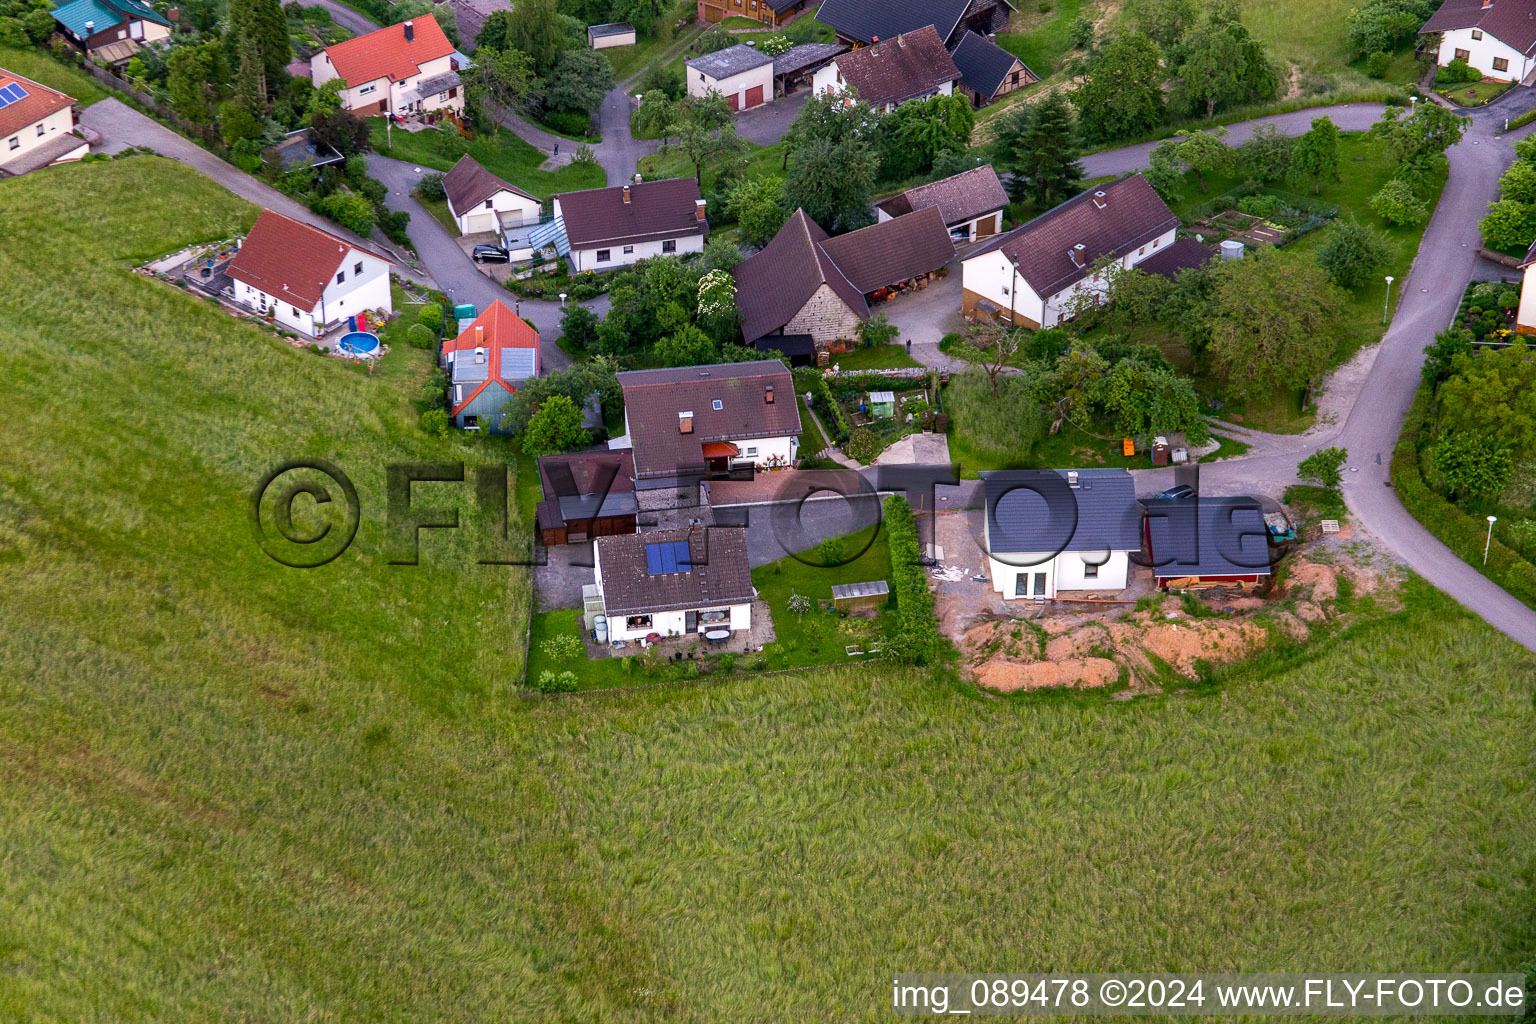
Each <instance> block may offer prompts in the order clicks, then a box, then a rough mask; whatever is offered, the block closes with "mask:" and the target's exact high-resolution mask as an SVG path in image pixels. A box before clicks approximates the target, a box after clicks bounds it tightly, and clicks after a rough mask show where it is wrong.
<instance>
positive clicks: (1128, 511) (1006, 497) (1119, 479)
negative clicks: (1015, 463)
mask: <svg viewBox="0 0 1536 1024" xmlns="http://www.w3.org/2000/svg"><path fill="white" fill-rule="evenodd" d="M1069 472H1075V473H1076V474H1077V482H1078V486H1077V487H1075V488H1074V487H1072V486H1071V484H1070V477H1069V476H1068V475H1067V474H1068V473H1069ZM980 476H981V479H982V485H983V488H984V489H985V491H986V502H987V530H988V534H989V536H990V545H991V549H992V550H993V551H994V552H997V553H1000V554H1008V553H1019V554H1022V553H1026V552H1058V551H1105V550H1115V551H1138V550H1140V549H1141V507H1140V506H1139V505H1137V504H1136V488H1135V485H1134V484H1133V482H1132V480H1131V474H1130V473H1128V472H1126V471H1125V470H1123V469H1079V470H1070V471H1069V470H1065V469H1030V470H995V471H991V472H983V473H981V474H980Z"/></svg>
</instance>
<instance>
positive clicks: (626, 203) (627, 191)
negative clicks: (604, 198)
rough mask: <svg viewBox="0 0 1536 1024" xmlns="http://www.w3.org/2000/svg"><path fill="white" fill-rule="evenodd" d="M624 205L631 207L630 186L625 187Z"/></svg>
mask: <svg viewBox="0 0 1536 1024" xmlns="http://www.w3.org/2000/svg"><path fill="white" fill-rule="evenodd" d="M624 205H625V206H628V205H629V186H628V185H625V186H624Z"/></svg>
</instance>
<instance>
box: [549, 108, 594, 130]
mask: <svg viewBox="0 0 1536 1024" xmlns="http://www.w3.org/2000/svg"><path fill="white" fill-rule="evenodd" d="M539 120H540V121H542V122H544V126H545V127H546V128H553V129H554V130H555V131H557V132H560V133H562V134H564V135H591V134H592V118H591V116H589V115H588V114H585V113H583V112H581V111H579V110H546V111H544V113H543V114H542V115H541V116H540V117H539Z"/></svg>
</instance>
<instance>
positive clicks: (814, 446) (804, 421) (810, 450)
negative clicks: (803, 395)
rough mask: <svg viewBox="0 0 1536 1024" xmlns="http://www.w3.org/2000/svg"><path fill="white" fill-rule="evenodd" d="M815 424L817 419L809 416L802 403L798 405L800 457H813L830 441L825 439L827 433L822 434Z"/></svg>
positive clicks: (808, 411) (809, 413)
mask: <svg viewBox="0 0 1536 1024" xmlns="http://www.w3.org/2000/svg"><path fill="white" fill-rule="evenodd" d="M816 424H817V420H816V419H815V418H814V417H812V416H811V412H810V410H809V409H807V408H805V406H804V405H801V407H800V428H801V429H800V456H801V458H813V457H815V456H816V454H817V453H818V452H820V451H822V450H823V449H825V448H826V447H827V446H828V445H829V444H831V442H830V441H828V440H827V435H825V434H823V433H822V432H821V428H820V427H819V426H817V425H816Z"/></svg>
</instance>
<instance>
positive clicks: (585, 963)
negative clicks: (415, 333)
mask: <svg viewBox="0 0 1536 1024" xmlns="http://www.w3.org/2000/svg"><path fill="white" fill-rule="evenodd" d="M145 195H174V196H176V197H177V200H178V201H177V202H176V203H174V204H168V203H161V204H148V203H144V202H142V201H141V200H142V197H143V196H145ZM255 213H256V211H255V208H254V207H251V206H249V205H247V204H245V203H243V202H242V201H240V200H238V199H236V198H235V197H233V196H231V195H230V194H229V193H227V192H225V191H224V190H223V189H221V188H219V187H217V186H216V185H214V184H213V183H212V182H211V181H208V180H207V179H204V178H202V177H200V176H199V175H197V174H196V173H195V172H194V171H192V170H191V169H190V168H187V167H184V166H181V165H178V164H175V163H173V162H170V161H166V160H162V159H159V158H155V157H135V158H131V159H127V160H121V161H115V162H111V163H103V164H89V165H73V166H67V167H60V168H54V169H52V170H50V171H48V172H47V173H44V174H33V175H28V176H26V177H23V178H19V179H14V180H7V181H0V218H3V223H5V225H6V229H7V232H8V233H7V241H8V242H12V243H13V244H8V245H4V246H0V271H3V273H0V296H3V297H4V301H5V303H6V308H7V309H9V310H12V311H13V312H14V314H15V315H14V316H12V317H11V318H8V319H7V321H6V322H5V324H4V326H0V338H3V344H0V392H3V394H4V396H5V397H6V399H7V401H8V404H9V407H10V409H11V410H12V415H11V416H10V418H9V419H8V421H7V431H8V437H7V444H6V446H5V449H4V455H3V456H0V588H3V590H4V593H5V595H6V600H4V601H0V777H3V785H0V830H3V834H4V836H5V855H4V870H3V871H0V901H3V903H4V906H5V907H6V913H5V914H4V915H0V962H3V972H4V978H5V983H4V984H3V985H0V1018H3V1019H6V1020H11V1019H17V1020H29V1019H42V1020H124V1021H130V1020H132V1021H139V1020H156V1021H206V1020H261V1021H266V1020H337V1021H352V1020H359V1021H361V1020H385V1019H388V1020H400V1021H444V1022H457V1021H464V1022H480V1021H487V1020H528V1019H540V1020H584V1021H626V1022H650V1021H668V1022H674V1021H681V1022H685V1024H692V1022H704V1021H716V1020H808V1019H818V1020H824V1019H839V1020H841V1019H850V1018H873V1017H875V1016H878V1015H880V1013H881V1007H882V1006H883V1003H882V1002H881V1000H882V998H887V997H884V996H883V995H882V993H883V992H884V991H885V990H884V989H882V988H881V987H880V986H879V983H878V980H877V981H876V982H871V981H870V979H879V978H883V977H884V976H885V975H884V973H882V972H887V971H889V970H890V965H891V964H893V963H895V964H911V965H917V966H921V967H923V968H926V969H932V970H962V969H971V968H975V967H976V966H977V965H979V964H991V963H1019V962H1027V963H1051V964H1074V965H1075V964H1083V965H1089V966H1093V965H1102V964H1114V965H1116V967H1117V968H1119V969H1122V970H1128V971H1135V970H1172V969H1179V970H1285V969H1292V970H1294V969H1297V965H1306V964H1311V965H1316V964H1325V965H1332V964H1348V965H1351V966H1352V967H1354V968H1355V969H1359V970H1366V971H1376V970H1393V971H1401V970H1444V969H1446V967H1447V965H1454V966H1455V968H1457V969H1461V970H1490V971H1495V970H1509V969H1514V968H1516V967H1517V966H1518V965H1520V964H1522V963H1528V962H1529V961H1530V960H1531V958H1532V956H1533V953H1536V928H1533V924H1532V919H1531V915H1530V912H1529V908H1530V886H1531V877H1532V873H1533V871H1536V859H1533V855H1532V852H1531V851H1532V850H1533V849H1536V804H1533V802H1532V800H1531V799H1530V792H1531V786H1532V781H1531V770H1530V765H1531V758H1532V753H1533V751H1532V736H1533V735H1536V709H1533V703H1532V691H1533V679H1536V658H1533V657H1532V656H1531V655H1530V654H1529V653H1527V652H1525V651H1523V650H1521V649H1518V648H1516V647H1515V646H1514V645H1513V644H1511V643H1509V642H1508V641H1507V640H1505V639H1504V638H1503V637H1502V636H1500V635H1498V634H1497V633H1495V632H1494V631H1492V630H1491V629H1489V628H1487V627H1486V626H1485V625H1483V624H1482V623H1481V622H1480V621H1478V620H1476V619H1474V618H1472V617H1470V616H1469V615H1467V614H1466V613H1465V612H1463V611H1462V610H1461V609H1460V608H1459V607H1458V606H1457V605H1455V604H1454V603H1453V602H1450V601H1448V600H1446V599H1444V598H1441V597H1439V596H1437V595H1436V594H1434V593H1433V592H1431V591H1429V590H1428V589H1427V588H1423V587H1411V588H1410V589H1409V591H1408V595H1407V596H1408V601H1409V603H1408V606H1407V608H1406V610H1404V611H1403V612H1401V613H1399V614H1397V615H1396V616H1393V617H1388V618H1383V619H1380V620H1377V621H1374V622H1370V623H1366V624H1364V625H1362V626H1360V627H1357V628H1356V629H1355V630H1353V631H1352V632H1350V633H1349V634H1347V635H1345V636H1343V637H1340V638H1336V639H1327V640H1318V641H1313V642H1310V643H1308V644H1306V645H1305V646H1303V647H1300V648H1282V649H1280V650H1278V651H1276V652H1274V653H1272V654H1269V655H1266V656H1265V657H1264V658H1263V659H1262V660H1260V661H1259V662H1257V663H1256V664H1253V665H1250V666H1247V667H1243V668H1240V669H1236V670H1232V671H1227V672H1223V673H1222V674H1221V675H1220V676H1218V677H1217V678H1216V679H1215V680H1213V681H1211V682H1208V683H1207V684H1206V685H1204V686H1197V687H1193V688H1191V689H1189V690H1187V691H1182V692H1177V693H1172V694H1168V695H1165V696H1149V697H1141V698H1137V699H1133V700H1109V699H1105V698H1104V697H1103V696H1101V695H1098V694H1091V693H1082V694H1067V695H1054V694H1053V695H1048V696H1038V697H1021V698H1018V699H1010V700H983V699H978V698H977V696H976V695H975V694H974V693H973V692H972V691H971V690H970V689H968V688H967V687H963V686H959V685H955V684H954V683H952V682H950V681H947V680H942V679H935V678H933V677H930V676H928V675H925V674H922V673H918V672H913V671H908V670H903V669H901V668H899V667H896V666H893V665H888V664H884V663H882V664H880V665H878V666H869V665H854V666H849V667H843V666H839V667H837V668H818V669H816V670H815V671H805V672H786V673H783V674H778V675H771V676H759V677H751V676H743V677H741V678H737V679H733V680H731V681H730V682H728V683H724V684H722V685H714V686H705V687H696V688H686V689H676V688H663V689H660V690H654V691H647V692H641V693H634V694H622V695H604V696H600V697H596V696H595V697H581V696H578V697H576V698H574V699H560V700H537V701H533V700H521V699H518V698H517V697H516V696H515V695H514V694H512V693H511V691H510V685H511V683H512V682H514V681H515V680H516V679H517V678H518V676H519V675H520V672H521V667H522V638H523V631H524V628H525V623H527V622H528V618H527V612H528V603H527V602H528V587H527V573H526V570H523V569H519V568H516V567H507V566H480V565H477V564H476V562H475V555H476V551H477V548H478V547H479V545H478V544H476V543H474V541H473V539H472V538H471V537H469V536H468V535H467V533H466V531H445V530H428V531H423V534H424V535H423V537H422V540H421V545H422V557H421V564H420V565H418V566H402V565H391V564H389V561H388V559H389V554H390V550H391V548H392V546H393V545H392V543H391V541H390V539H389V538H388V536H387V530H386V527H385V513H384V509H385V504H384V494H385V485H384V467H385V466H386V465H389V464H391V463H393V462H397V461H411V462H421V461H438V460H448V461H457V460H460V459H462V460H464V461H466V462H467V463H468V464H469V465H468V466H467V467H466V468H467V469H468V470H469V471H470V472H471V473H472V471H473V468H474V467H475V466H476V465H477V464H481V463H483V462H486V461H488V460H492V459H496V460H500V459H504V458H505V457H506V456H507V454H508V450H507V449H506V447H505V446H503V445H497V444H487V443H486V442H485V441H484V439H480V438H463V437H457V436H455V437H451V438H448V439H442V440H439V439H434V438H427V437H425V436H424V435H422V434H421V433H420V432H419V431H418V430H417V429H416V426H415V421H416V408H415V407H414V406H413V404H412V398H413V396H414V392H415V390H416V389H417V387H418V386H419V380H420V377H421V376H422V375H423V374H425V372H426V370H427V363H428V357H427V356H426V354H424V353H417V352H414V351H407V352H401V353H400V359H399V363H398V367H397V370H395V371H392V375H385V376H383V377H382V378H381V377H380V376H379V374H378V373H376V374H375V376H374V377H373V379H371V380H370V379H368V378H366V377H364V376H360V375H357V374H354V373H351V372H349V371H348V369H347V367H346V366H345V365H344V364H340V363H339V362H338V361H335V360H325V359H318V358H316V357H314V356H310V355H307V354H306V353H304V352H302V351H298V350H295V349H293V348H292V347H290V346H288V345H285V344H281V343H280V342H278V341H276V340H274V339H272V338H271V337H270V336H269V335H266V334H264V333H263V332H261V331H259V330H256V329H253V328H251V327H249V326H248V325H243V324H240V323H237V322H235V321H233V320H231V319H230V318H229V317H227V316H225V315H224V314H223V313H222V312H220V311H219V310H217V309H215V308H214V307H212V306H210V305H209V304H207V303H206V302H203V301H201V300H199V299H196V298H193V297H192V296H190V295H188V294H186V293H183V292H181V291H178V290H176V289H173V288H169V287H167V286H166V285H164V284H163V283H161V282H157V281H154V280H151V279H148V278H144V277H140V276H136V275H133V274H130V273H129V272H128V269H127V268H128V266H129V265H130V264H132V263H134V262H137V261H139V260H142V259H144V258H146V257H149V256H151V255H158V254H160V253H163V252H166V251H170V250H172V249H175V248H177V247H179V246H181V245H183V244H187V243H191V242H194V241H198V240H209V239H215V238H221V237H225V236H227V235H228V234H229V233H230V232H231V231H235V230H240V229H243V228H247V227H248V226H249V225H250V223H251V221H252V219H253V218H254V216H255ZM63 266H68V267H69V268H70V273H69V274H67V275H61V274H60V273H59V272H58V268H59V267H63ZM392 355H394V353H392ZM40 395H46V396H47V399H46V400H39V396H40ZM300 456H310V457H320V458H324V459H327V460H330V461H332V462H334V463H335V464H337V465H338V466H340V467H341V468H342V469H344V470H345V471H346V472H347V473H348V474H349V475H350V476H351V478H352V479H353V480H354V481H355V483H356V486H357V489H358V492H359V496H360V499H361V508H362V517H361V528H360V529H359V531H358V536H357V539H356V541H355V542H354V543H353V544H352V546H351V548H350V549H349V550H348V551H347V552H346V553H345V554H344V555H342V556H341V557H340V558H338V559H337V560H335V561H334V562H332V563H330V564H329V565H327V566H324V567H322V568H318V569H313V570H308V571H303V570H296V569H289V568H286V567H283V566H280V565H278V564H277V563H276V562H273V561H271V560H270V559H268V558H266V557H265V556H264V555H262V554H261V553H260V552H259V551H257V550H256V544H255V540H254V538H253V537H252V535H251V530H250V525H249V523H248V521H247V515H248V513H247V505H248V502H249V500H250V493H251V490H252V488H253V486H254V484H255V482H256V480H257V479H258V478H259V477H260V476H261V475H262V474H263V473H264V472H265V471H266V470H267V469H268V468H269V467H270V466H272V465H273V464H274V463H275V462H276V461H278V460H280V459H283V458H287V457H300ZM460 490H462V491H463V492H464V493H465V494H466V495H468V494H471V493H472V492H473V487H472V486H468V485H466V486H465V487H464V488H462V489H460V488H457V487H456V486H455V485H445V484H418V485H417V486H416V488H415V492H416V500H418V501H424V502H428V503H432V504H435V503H436V502H437V501H438V500H442V501H449V500H453V499H449V498H447V497H446V496H447V495H449V494H452V495H458V494H459V492H460ZM518 493H519V496H520V497H521V494H522V491H521V489H519V492H518ZM438 496H443V497H438ZM300 504H301V508H300V518H301V519H306V520H307V519H308V518H309V517H310V516H311V515H312V514H313V513H312V511H311V510H310V509H309V508H308V504H307V499H301V502H300ZM463 507H464V508H465V509H466V510H467V511H472V503H471V502H470V501H469V500H468V499H466V500H465V502H464V503H463ZM514 529H515V530H517V532H518V533H519V534H521V533H522V531H524V530H526V529H527V524H526V523H518V524H516V525H515V527H514ZM866 557H867V556H866ZM879 570H880V566H879V565H871V566H870V573H869V575H868V576H867V577H863V578H883V574H882V573H881V572H880V571H879ZM794 572H795V570H793V569H785V570H784V571H783V572H781V573H779V574H770V575H769V576H767V577H765V578H764V579H763V582H762V583H759V586H760V587H761V588H763V589H764V590H765V591H773V590H774V588H782V587H783V585H784V583H786V582H791V583H792V581H793V579H794V575H793V574H794ZM829 575H830V574H824V573H817V574H816V577H815V580H816V582H815V586H816V587H817V588H818V589H820V588H823V587H824V586H825V585H826V582H827V580H826V579H825V577H826V576H829ZM861 575H862V574H861ZM806 585H807V587H809V586H811V584H810V583H807V584H806ZM814 596H820V594H816V595H814ZM809 620H810V616H807V628H809V626H810V625H811V623H810V621H809ZM781 628H784V627H783V626H781ZM785 635H786V636H788V635H802V636H803V635H804V634H803V631H802V633H801V634H792V633H791V630H790V629H785ZM827 642H829V641H821V643H827ZM802 643H804V642H803V641H802ZM800 650H801V651H804V650H806V647H805V646H802V647H801V648H800ZM793 653H796V654H798V653H799V651H797V652H793ZM845 660H846V659H845Z"/></svg>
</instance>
